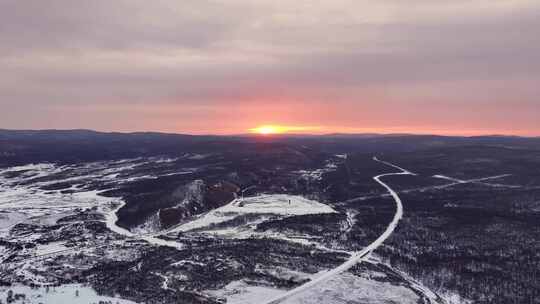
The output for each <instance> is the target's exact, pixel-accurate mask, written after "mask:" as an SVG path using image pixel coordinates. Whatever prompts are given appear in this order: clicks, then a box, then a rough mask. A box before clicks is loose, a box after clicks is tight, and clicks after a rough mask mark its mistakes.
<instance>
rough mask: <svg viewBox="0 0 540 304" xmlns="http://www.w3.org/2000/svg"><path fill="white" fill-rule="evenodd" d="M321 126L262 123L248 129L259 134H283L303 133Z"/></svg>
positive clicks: (317, 129) (319, 128)
mask: <svg viewBox="0 0 540 304" xmlns="http://www.w3.org/2000/svg"><path fill="white" fill-rule="evenodd" d="M320 130H321V127H308V126H280V125H262V126H258V127H256V128H252V129H249V131H250V132H251V133H254V134H261V135H272V134H284V133H295V132H296V133H305V132H315V131H320Z"/></svg>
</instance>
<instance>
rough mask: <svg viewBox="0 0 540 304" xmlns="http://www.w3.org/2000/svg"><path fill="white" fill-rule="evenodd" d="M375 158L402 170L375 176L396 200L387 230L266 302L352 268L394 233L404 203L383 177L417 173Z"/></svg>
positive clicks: (280, 299) (278, 300) (279, 300)
mask: <svg viewBox="0 0 540 304" xmlns="http://www.w3.org/2000/svg"><path fill="white" fill-rule="evenodd" d="M373 160H374V161H376V162H380V163H382V164H385V165H387V166H390V167H393V168H396V169H398V170H400V172H397V173H385V174H380V175H377V176H374V177H373V179H374V180H375V181H376V182H377V183H379V184H380V185H381V186H383V187H384V188H386V190H388V192H389V193H390V195H391V196H392V197H393V198H394V201H395V202H396V213H395V214H394V218H393V219H392V221H391V222H390V224H389V225H388V227H387V228H386V230H385V231H384V232H383V233H382V234H381V235H380V236H379V237H378V238H377V239H376V240H375V241H373V242H372V243H371V244H369V245H368V246H367V247H366V248H364V249H363V250H362V251H359V252H357V253H354V254H353V255H351V257H350V258H349V259H348V260H347V261H346V262H345V263H343V264H341V265H339V266H338V267H336V268H334V269H332V270H329V271H327V272H325V273H324V274H323V275H320V276H318V277H317V278H315V279H313V280H311V281H309V282H308V283H306V284H304V285H301V286H299V287H297V288H294V289H291V290H289V291H288V292H286V293H284V294H282V295H280V296H278V297H276V298H274V299H272V300H270V301H268V302H266V304H278V303H282V302H283V301H285V300H286V299H289V298H291V297H293V296H295V295H297V294H299V293H301V292H303V291H305V290H308V289H310V288H313V287H314V286H315V285H317V284H320V283H322V282H324V281H326V280H328V279H330V278H332V277H334V276H336V275H338V274H340V273H342V272H344V271H346V270H348V269H350V268H351V267H353V266H354V265H356V264H357V263H359V262H362V261H364V260H366V259H367V258H368V257H369V255H370V253H371V252H373V251H374V250H375V249H377V248H378V247H379V246H381V245H382V244H383V243H384V241H385V240H386V239H387V238H388V237H389V236H390V235H392V233H393V232H394V229H396V227H397V224H398V223H399V220H400V219H401V217H402V216H403V205H402V203H401V199H400V198H399V196H398V195H397V193H396V192H395V191H394V190H392V188H390V186H388V185H387V184H386V183H384V182H383V181H381V178H383V177H385V176H393V175H415V174H414V173H412V172H410V171H407V170H405V169H403V168H401V167H398V166H396V165H394V164H391V163H389V162H386V161H382V160H379V159H378V158H377V157H373Z"/></svg>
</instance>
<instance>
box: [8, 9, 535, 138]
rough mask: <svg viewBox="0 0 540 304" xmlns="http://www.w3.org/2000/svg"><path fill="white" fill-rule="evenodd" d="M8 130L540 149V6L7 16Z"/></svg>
mask: <svg viewBox="0 0 540 304" xmlns="http://www.w3.org/2000/svg"><path fill="white" fill-rule="evenodd" d="M0 20H2V22H1V25H0V71H1V73H0V109H1V111H0V128H6V129H81V128H83V129H94V130H100V131H125V132H129V131H162V132H175V133H191V134H238V133H245V132H248V131H249V130H250V129H253V128H256V127H257V126H261V125H279V126H285V127H286V128H287V129H288V130H292V131H295V132H300V133H302V132H305V133H335V132H344V133H364V132H369V133H372V132H377V133H436V134H457V135H477V134H515V135H533V136H538V135H540V119H539V118H540V1H538V0H453V1H448V0H406V1H405V0H372V1H365V0H327V1H315V0H311V1H308V0H291V1H284V0H223V1H204V0H182V1H176V0H174V1H173V0H171V1H164V0H153V1H147V0H115V1H110V0H92V1H82V0H80V1H75V0H48V1H42V0H26V1H20V0H0Z"/></svg>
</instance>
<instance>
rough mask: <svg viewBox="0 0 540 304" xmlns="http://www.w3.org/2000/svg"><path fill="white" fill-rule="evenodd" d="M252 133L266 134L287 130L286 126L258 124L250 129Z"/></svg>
mask: <svg viewBox="0 0 540 304" xmlns="http://www.w3.org/2000/svg"><path fill="white" fill-rule="evenodd" d="M250 131H251V132H253V133H258V134H263V135H268V134H280V133H285V132H287V128H285V127H280V126H260V127H257V128H253V129H250Z"/></svg>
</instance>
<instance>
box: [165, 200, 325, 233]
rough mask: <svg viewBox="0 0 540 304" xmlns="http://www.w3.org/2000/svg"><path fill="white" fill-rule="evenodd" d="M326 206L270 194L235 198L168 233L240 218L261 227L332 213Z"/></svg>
mask: <svg viewBox="0 0 540 304" xmlns="http://www.w3.org/2000/svg"><path fill="white" fill-rule="evenodd" d="M335 212H336V211H335V210H334V209H332V208H331V207H330V206H328V205H325V204H321V203H319V202H316V201H312V200H308V199H306V198H303V197H301V196H295V195H286V194H274V195H260V196H255V197H248V198H238V199H236V200H234V201H232V202H231V203H229V204H227V205H225V206H223V207H220V208H217V209H214V210H212V211H210V212H208V213H206V214H204V215H202V216H200V217H198V218H196V219H195V220H193V221H191V222H188V223H185V224H183V225H180V226H178V227H176V228H174V229H172V230H171V232H180V231H182V232H185V231H190V230H195V229H203V228H211V227H212V226H215V225H217V224H221V223H225V222H227V221H230V220H233V219H235V218H237V217H239V216H242V215H247V214H251V215H261V219H260V220H257V221H254V222H253V224H255V223H257V224H258V223H261V222H263V221H264V220H267V219H270V218H272V219H276V218H283V217H286V216H292V215H306V214H323V213H335Z"/></svg>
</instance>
